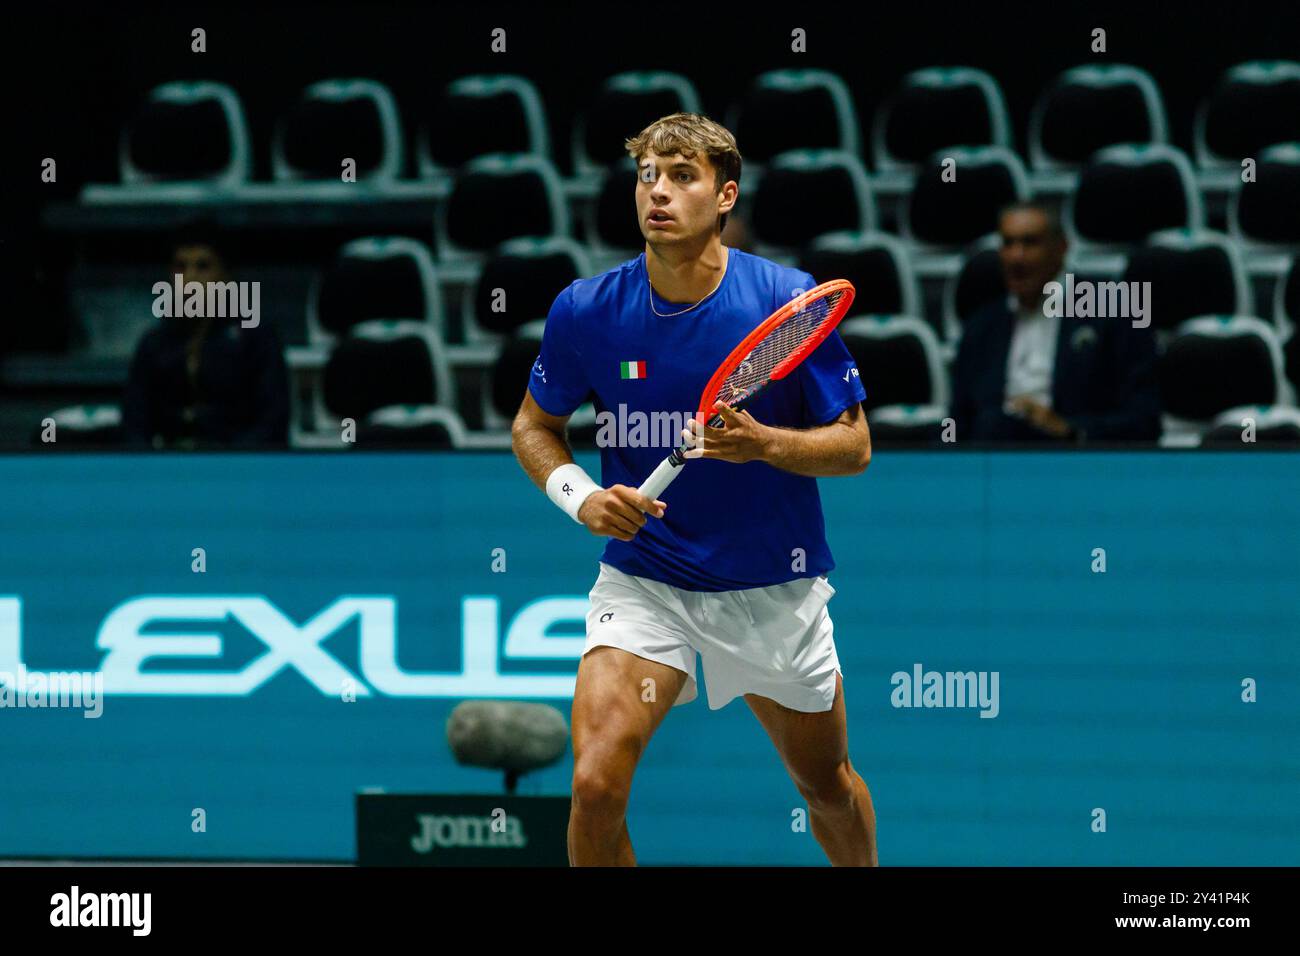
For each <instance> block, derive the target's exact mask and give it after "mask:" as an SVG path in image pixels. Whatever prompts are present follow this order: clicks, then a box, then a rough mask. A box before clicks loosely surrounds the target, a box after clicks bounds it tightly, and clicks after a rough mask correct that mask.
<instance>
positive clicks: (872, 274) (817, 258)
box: [799, 232, 921, 315]
mask: <svg viewBox="0 0 1300 956" xmlns="http://www.w3.org/2000/svg"><path fill="white" fill-rule="evenodd" d="M799 268H800V269H802V270H803V271H804V272H808V273H810V274H811V275H812V276H813V278H815V279H816V280H817V281H818V282H829V281H830V280H831V279H848V280H849V281H850V282H852V283H853V290H854V295H853V310H854V311H855V312H863V313H869V314H872V315H919V314H920V313H921V298H920V293H919V292H918V290H917V287H916V279H915V277H914V276H913V275H912V263H911V260H910V259H909V258H908V256H907V249H906V248H905V247H904V245H903V243H902V242H900V241H899V240H898V239H897V238H896V237H894V236H891V235H889V234H888V233H884V232H831V233H826V234H825V235H821V236H818V237H817V238H816V239H814V240H813V241H812V242H811V243H810V244H809V245H808V246H807V247H806V248H805V249H804V250H803V253H802V254H801V255H800V257H799Z"/></svg>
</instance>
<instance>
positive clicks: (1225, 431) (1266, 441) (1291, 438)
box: [1201, 405, 1300, 450]
mask: <svg viewBox="0 0 1300 956" xmlns="http://www.w3.org/2000/svg"><path fill="white" fill-rule="evenodd" d="M1248 427H1249V431H1248ZM1247 435H1250V436H1251V440H1250V441H1247V440H1246V437H1247ZM1260 445H1274V446H1276V445H1300V409H1298V408H1293V407H1289V406H1285V405H1243V406H1241V407H1239V408H1230V409H1228V410H1227V411H1226V412H1223V413H1222V414H1220V415H1219V416H1218V417H1216V418H1215V419H1214V421H1213V422H1212V423H1211V425H1210V427H1209V429H1208V430H1207V431H1206V432H1205V434H1204V435H1203V436H1202V437H1201V447H1202V448H1215V449H1223V450H1226V449H1242V450H1246V449H1251V448H1257V447H1259V446H1260Z"/></svg>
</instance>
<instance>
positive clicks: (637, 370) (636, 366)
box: [618, 362, 645, 378]
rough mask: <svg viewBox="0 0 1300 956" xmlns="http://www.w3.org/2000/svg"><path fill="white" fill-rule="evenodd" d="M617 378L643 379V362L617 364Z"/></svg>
mask: <svg viewBox="0 0 1300 956" xmlns="http://www.w3.org/2000/svg"><path fill="white" fill-rule="evenodd" d="M618 377H619V378H645V362H619V363H618Z"/></svg>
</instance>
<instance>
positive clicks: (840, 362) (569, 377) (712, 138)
mask: <svg viewBox="0 0 1300 956" xmlns="http://www.w3.org/2000/svg"><path fill="white" fill-rule="evenodd" d="M626 147H627V151H628V153H629V154H630V155H631V156H632V157H633V158H634V159H635V160H636V164H637V182H636V209H637V218H638V221H639V222H640V227H641V232H642V234H643V235H644V237H645V243H646V246H645V252H644V253H643V254H641V255H639V256H637V257H636V258H635V259H632V260H629V261H628V262H625V263H623V264H622V265H620V266H618V267H616V268H614V269H611V270H610V271H608V272H605V273H603V274H601V275H598V276H595V277H594V278H591V279H579V280H577V281H575V282H573V283H572V284H571V285H570V286H569V287H568V288H566V289H565V290H564V291H563V292H561V293H560V294H559V296H558V297H557V298H556V300H555V303H554V305H553V306H552V308H551V311H550V314H549V316H548V318H547V321H546V328H545V332H544V333H543V338H542V347H541V354H540V355H539V357H538V359H537V362H536V364H535V365H534V366H533V369H532V373H531V377H530V381H529V385H528V391H527V393H526V394H525V396H524V400H523V404H522V406H521V407H520V409H519V413H518V415H517V416H516V418H515V421H514V425H513V430H512V431H513V435H512V443H513V448H514V452H515V455H516V456H517V457H518V458H519V462H520V464H521V465H522V466H523V468H524V470H525V471H526V472H527V473H528V475H529V477H531V478H532V480H533V481H534V482H535V483H536V484H537V485H538V486H539V487H541V488H543V489H545V490H546V492H547V494H548V495H549V496H550V498H551V499H552V500H553V501H554V502H555V503H556V504H557V505H558V506H559V507H560V508H562V509H563V510H564V511H566V512H567V513H568V514H569V515H570V517H572V518H573V519H574V520H576V521H578V522H580V523H581V524H583V525H585V526H586V527H587V529H588V530H589V531H591V532H592V534H595V535H599V536H604V537H608V538H609V539H610V540H609V541H608V542H607V543H606V545H605V550H604V554H603V555H602V556H601V559H600V568H599V574H598V576H597V579H596V582H595V586H594V587H593V588H592V589H591V592H590V599H591V607H590V613H589V614H588V616H587V639H586V644H585V648H584V651H583V655H582V660H581V662H580V664H579V667H578V677H577V686H576V688H575V690H574V697H573V716H572V726H573V752H574V774H573V808H572V812H571V815H570V819H569V831H568V844H569V862H570V864H572V865H575V866H579V865H628V866H631V865H635V863H636V857H635V855H634V854H633V851H632V842H631V838H630V836H629V834H628V829H627V822H626V809H627V803H628V795H629V793H630V790H631V786H632V776H633V772H634V771H635V769H636V765H637V762H638V760H639V758H640V757H641V754H642V753H644V751H645V749H646V746H647V745H648V744H649V742H650V738H651V735H653V734H654V732H655V730H656V728H657V727H658V726H659V724H660V722H661V721H662V720H663V718H664V716H665V715H666V714H667V712H668V710H669V709H670V708H671V707H673V706H675V705H679V704H685V703H689V702H690V701H692V700H694V699H695V697H696V676H695V674H696V671H695V668H696V659H697V657H698V658H699V659H700V660H702V662H703V667H704V675H705V679H706V686H707V689H708V702H709V707H710V709H712V710H717V709H719V708H721V707H723V706H725V705H726V704H727V703H728V702H729V701H731V700H733V699H734V698H736V697H738V696H743V697H744V698H745V702H746V703H747V704H748V705H749V707H750V709H751V710H752V711H753V712H754V714H755V716H756V717H757V718H758V720H759V722H760V723H761V724H762V725H763V727H764V729H765V730H766V731H767V733H768V735H769V736H770V737H771V739H772V742H773V744H775V746H776V750H777V752H778V754H779V755H780V758H781V760H782V761H783V763H784V764H785V767H786V769H787V770H788V772H789V774H790V776H791V778H792V780H793V781H794V784H795V786H796V787H797V788H798V790H799V792H800V793H801V794H802V795H803V798H804V799H805V800H806V801H807V807H808V814H809V822H810V824H811V827H810V828H811V830H812V833H813V836H814V837H815V838H816V839H817V841H818V843H820V844H821V847H822V849H823V850H824V851H825V853H826V856H827V857H828V858H829V860H830V861H831V863H832V864H834V865H845V866H847V865H859V866H874V865H875V864H876V839H875V813H874V811H873V809H872V805H871V795H870V794H869V793H868V791H867V787H866V784H865V783H864V782H863V780H862V778H861V777H860V776H858V774H857V772H856V771H855V770H854V769H853V765H852V764H851V763H850V762H849V756H848V738H847V730H846V725H845V717H844V690H843V685H842V681H841V673H840V665H839V658H838V656H837V654H836V650H835V642H834V640H833V639H832V624H831V619H830V615H829V613H828V611H827V607H826V605H827V603H828V602H829V601H830V599H831V597H832V596H833V595H834V593H835V589H834V588H833V587H832V586H831V585H830V582H829V581H828V580H827V578H826V574H827V572H829V571H830V570H831V569H832V568H833V567H834V562H833V561H832V558H831V553H830V549H829V548H828V546H827V543H826V534H825V522H824V520H823V517H822V510H821V501H820V498H819V496H818V492H817V481H816V479H817V478H818V477H830V476H836V475H856V474H859V473H861V472H862V471H863V470H864V469H865V468H866V467H867V464H868V462H869V461H870V460H871V438H870V435H869V433H868V431H867V422H866V417H865V415H864V414H863V411H862V406H861V405H860V404H859V403H860V402H861V401H862V400H863V399H864V398H865V397H866V393H865V392H864V391H863V388H862V384H861V382H860V380H859V375H858V370H857V368H856V367H855V365H854V362H853V359H852V357H851V356H850V355H849V353H848V350H847V349H846V348H845V346H844V342H843V340H841V339H840V337H839V335H838V334H836V333H832V334H831V335H830V336H829V337H828V338H827V339H826V340H825V341H823V342H822V343H821V345H819V346H818V347H817V348H816V349H815V350H814V351H813V353H812V354H811V355H810V356H809V357H808V358H807V359H805V360H804V361H803V362H802V363H801V364H800V365H799V366H798V368H797V369H796V371H795V373H792V374H791V375H789V376H788V377H786V378H784V379H782V380H780V381H776V382H773V383H772V385H771V386H769V387H768V389H767V390H766V391H764V392H763V393H761V394H760V395H759V396H758V397H757V399H755V400H754V401H753V403H752V404H751V405H748V406H747V407H746V408H745V409H744V410H741V411H735V410H732V409H728V408H725V407H723V408H721V409H720V411H721V413H722V415H723V418H724V419H725V424H724V425H723V426H722V427H720V428H703V427H702V426H696V425H695V424H694V423H692V424H691V425H690V426H688V427H686V428H684V429H683V430H682V431H681V432H676V431H673V433H671V434H669V435H667V436H664V435H662V434H658V433H655V430H654V429H653V428H651V429H649V430H648V431H647V429H645V428H641V429H639V430H638V429H636V428H631V429H626V428H618V429H614V428H610V429H608V433H617V434H618V435H621V436H624V437H625V439H626V440H624V441H623V443H622V444H619V443H618V442H616V441H601V439H600V437H599V436H598V439H597V440H598V443H599V444H601V482H600V483H597V482H596V481H595V480H594V479H592V478H591V477H590V476H588V475H587V474H586V473H585V472H584V471H583V469H582V468H580V467H579V466H578V465H577V464H575V463H574V461H573V456H572V454H571V451H570V448H569V445H568V441H567V438H566V433H565V428H566V423H567V421H568V419H569V416H570V415H571V414H572V413H573V412H574V410H575V409H577V408H578V406H580V405H581V404H583V403H584V402H585V401H587V400H588V398H589V397H591V398H592V400H593V402H594V405H595V407H596V409H597V411H598V412H602V413H603V412H609V413H610V414H613V415H616V416H624V417H626V416H630V415H633V414H634V413H636V412H641V413H643V415H644V419H645V420H650V421H655V420H656V416H657V420H658V421H665V420H671V417H670V416H671V414H672V413H674V412H677V413H681V414H680V417H681V418H682V419H686V417H687V416H690V415H693V414H694V412H695V411H696V406H697V404H698V403H699V400H700V393H701V390H702V389H703V387H704V384H705V383H706V382H708V380H709V378H710V376H711V375H712V374H713V372H714V371H715V370H716V369H717V368H718V366H719V364H720V363H721V362H722V361H723V359H725V358H726V357H727V355H728V354H729V353H730V352H731V351H732V349H733V348H734V347H735V346H736V345H737V344H738V343H739V342H740V341H741V340H742V339H743V338H744V337H745V336H746V335H747V334H748V333H749V332H751V331H752V330H753V329H755V328H756V327H757V326H758V325H759V324H760V323H761V322H762V321H763V320H764V319H766V318H767V317H768V316H769V315H770V314H772V313H773V312H775V311H776V310H777V309H778V308H779V307H781V306H783V305H784V304H785V303H787V302H789V301H790V300H791V299H793V298H794V297H795V296H796V295H798V294H800V293H801V292H803V291H805V290H808V289H811V288H812V287H813V286H814V285H816V282H815V281H814V279H813V277H812V276H810V275H809V274H807V273H806V272H801V271H798V270H796V269H790V268H786V267H783V266H780V265H777V264H776V263H774V262H771V261H769V260H767V259H763V258H760V257H758V256H754V255H750V254H748V253H745V252H742V251H740V250H737V249H733V248H729V247H727V246H725V245H723V243H722V230H723V228H724V226H725V224H726V220H727V214H728V213H729V212H730V211H731V210H732V209H733V208H734V207H735V204H736V198H737V194H738V191H739V180H740V165H741V158H740V152H739V150H738V149H737V146H736V141H735V138H734V137H733V136H732V134H731V133H730V132H729V131H728V130H727V129H725V128H724V127H722V126H720V125H719V124H717V123H715V122H713V121H712V120H710V119H708V118H706V117H704V116H700V115H697V114H692V113H675V114H673V115H671V116H666V117H664V118H662V119H660V120H657V121H655V122H654V123H652V124H651V125H650V126H648V127H646V128H645V129H644V130H643V131H642V132H641V133H640V134H639V135H637V136H635V137H633V138H631V139H629V140H627V142H626ZM623 424H624V425H625V424H626V421H624V422H623ZM697 429H698V430H697ZM643 439H644V440H643ZM655 439H658V440H657V441H656V440H655ZM683 439H686V440H689V441H691V442H692V443H693V444H694V447H693V448H692V450H691V451H690V452H689V453H688V456H689V457H692V458H696V459H699V460H697V461H692V462H690V463H689V464H688V465H686V466H685V467H684V468H683V473H682V475H681V477H680V478H678V479H677V480H676V481H675V482H674V483H673V484H672V485H671V486H670V487H669V488H668V489H667V490H666V491H665V492H663V499H664V500H656V501H649V500H647V499H645V498H644V497H643V496H641V495H640V494H639V493H638V492H637V490H636V489H637V487H638V486H640V484H641V483H642V482H643V481H644V480H645V479H646V477H647V476H649V475H650V473H651V472H652V471H654V469H655V467H656V466H657V465H658V464H659V463H660V461H661V460H662V459H663V457H664V455H665V454H666V453H667V452H668V451H671V449H672V447H673V446H675V445H677V444H681V443H682V441H683ZM788 825H789V823H788V818H780V819H773V821H772V826H773V827H778V826H779V827H785V826H788Z"/></svg>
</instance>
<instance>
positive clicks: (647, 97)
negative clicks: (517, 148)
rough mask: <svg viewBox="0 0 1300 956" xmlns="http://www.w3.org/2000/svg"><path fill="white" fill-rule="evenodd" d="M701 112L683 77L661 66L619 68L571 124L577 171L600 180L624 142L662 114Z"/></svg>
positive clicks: (622, 153)
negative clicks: (646, 69) (654, 68)
mask: <svg viewBox="0 0 1300 956" xmlns="http://www.w3.org/2000/svg"><path fill="white" fill-rule="evenodd" d="M682 112H684V113H698V112H700V95H699V93H697V92H696V90H695V86H694V84H693V83H691V81H690V80H688V79H687V78H686V77H684V76H681V75H680V74H677V73H667V72H663V71H654V72H645V73H638V72H631V73H619V74H617V75H616V76H611V77H609V78H608V79H607V80H605V82H604V83H602V84H601V85H600V90H599V91H598V92H597V94H596V99H595V102H594V103H592V104H591V106H589V107H588V108H587V109H586V110H585V111H583V112H582V113H580V114H578V116H577V117H576V118H575V119H574V124H573V166H574V173H575V175H577V176H580V177H583V178H585V179H589V180H596V181H599V180H600V179H601V178H602V177H603V175H604V172H605V170H606V168H607V167H608V166H610V165H612V164H615V163H618V162H619V161H620V160H623V159H625V158H626V157H627V153H626V152H625V151H624V149H623V143H624V141H625V140H626V139H627V138H628V137H630V136H634V135H635V134H637V133H639V132H640V131H641V130H643V129H645V128H646V127H647V126H649V125H650V124H651V123H653V122H654V121H655V120H657V119H659V118H660V117H661V116H668V115H669V114H672V113H682Z"/></svg>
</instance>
